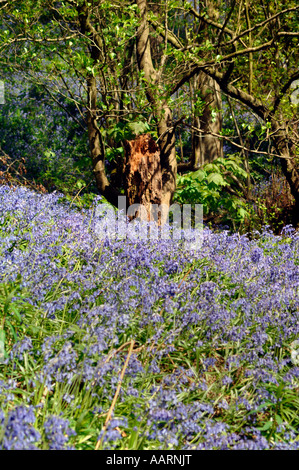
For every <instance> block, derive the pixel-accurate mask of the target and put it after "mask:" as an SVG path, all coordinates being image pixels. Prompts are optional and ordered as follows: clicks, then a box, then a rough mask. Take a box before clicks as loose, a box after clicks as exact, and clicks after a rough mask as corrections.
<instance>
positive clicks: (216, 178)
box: [207, 173, 227, 186]
mask: <svg viewBox="0 0 299 470" xmlns="http://www.w3.org/2000/svg"><path fill="white" fill-rule="evenodd" d="M207 181H208V183H209V184H210V183H213V185H215V186H227V182H226V181H225V179H224V178H223V176H222V175H220V173H211V174H210V175H208V176H207Z"/></svg>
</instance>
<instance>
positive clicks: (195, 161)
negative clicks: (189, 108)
mask: <svg viewBox="0 0 299 470" xmlns="http://www.w3.org/2000/svg"><path fill="white" fill-rule="evenodd" d="M194 88H195V90H199V91H200V97H201V99H202V100H203V101H204V102H205V107H204V110H203V113H202V115H201V116H198V115H196V110H195V114H194V120H193V126H194V127H196V128H198V129H200V131H202V132H196V130H194V131H193V136H192V137H193V138H192V166H193V168H194V169H197V168H199V167H200V166H202V165H204V164H205V163H209V162H212V161H213V160H215V159H216V158H218V157H222V156H223V145H222V141H221V139H219V138H218V137H215V136H213V135H211V134H210V132H213V133H215V134H220V132H221V129H222V116H221V108H222V101H221V94H220V87H219V85H218V83H217V82H215V80H213V79H212V78H211V77H209V76H208V75H207V74H205V73H204V72H199V74H198V75H197V76H196V77H195V83H194Z"/></svg>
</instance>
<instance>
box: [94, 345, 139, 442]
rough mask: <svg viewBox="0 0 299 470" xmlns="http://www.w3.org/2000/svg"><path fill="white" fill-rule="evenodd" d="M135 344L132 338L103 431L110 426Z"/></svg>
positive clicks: (100, 440)
mask: <svg viewBox="0 0 299 470" xmlns="http://www.w3.org/2000/svg"><path fill="white" fill-rule="evenodd" d="M134 344H135V341H134V340H133V339H132V340H131V341H130V348H129V352H128V355H127V358H126V361H125V363H124V366H123V368H122V371H121V374H120V377H119V381H118V385H117V388H116V392H115V395H114V397H113V400H112V403H111V406H110V408H109V411H108V414H107V418H106V421H105V424H104V427H103V432H105V430H106V429H107V426H108V423H109V421H110V419H111V416H112V413H113V410H114V407H115V404H116V401H117V398H118V395H119V392H120V389H121V384H122V381H123V378H124V375H125V372H126V369H127V367H128V363H129V360H130V357H131V354H132V352H133V348H134ZM103 437H104V436H102V437H101V439H99V440H98V442H97V444H96V446H95V450H98V449H99V448H100V446H101V444H102V440H103Z"/></svg>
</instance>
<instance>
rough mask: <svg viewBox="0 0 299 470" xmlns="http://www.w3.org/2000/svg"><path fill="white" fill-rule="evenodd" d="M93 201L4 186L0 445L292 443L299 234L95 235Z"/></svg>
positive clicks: (298, 402) (0, 206) (297, 371)
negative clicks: (193, 243)
mask: <svg viewBox="0 0 299 470" xmlns="http://www.w3.org/2000/svg"><path fill="white" fill-rule="evenodd" d="M100 203H101V201H100V198H99V199H96V200H95V203H94V206H93V207H92V208H91V209H88V210H87V209H85V210H84V209H83V210H81V211H80V212H79V211H78V210H77V209H75V208H73V207H71V205H70V204H69V205H66V204H65V203H62V202H61V195H60V194H57V193H53V194H45V195H41V194H38V193H35V192H33V191H30V190H28V189H26V188H23V187H17V188H9V187H7V186H1V187H0V237H1V244H0V253H1V256H0V312H1V313H0V322H1V323H0V333H1V336H0V342H1V344H0V346H1V349H0V353H1V363H0V400H1V411H0V448H1V449H51V450H52V449H53V450H54V449H94V448H99V449H115V450H117V449H179V450H192V449H195V450H201V449H215V450H216V449H221V450H226V449H229V450H237V449H249V450H256V449H257V450H259V449H298V448H299V439H298V421H299V420H298V415H299V413H298V410H299V397H298V389H299V383H298V375H299V367H298V366H299V341H298V331H299V322H298V314H299V297H298V287H299V256H298V253H299V234H298V232H296V231H294V230H293V229H292V227H289V226H288V227H285V229H284V231H283V233H282V234H281V235H280V236H275V235H273V233H272V232H271V231H269V230H268V229H267V228H265V229H264V231H262V232H261V233H255V234H252V235H251V236H250V237H249V236H246V235H242V236H240V235H239V234H229V233H228V232H227V231H220V232H213V231H211V230H210V229H207V228H205V229H204V231H203V244H202V248H201V250H198V251H196V252H191V251H189V250H186V249H185V247H184V244H183V243H182V242H181V241H180V240H149V241H142V242H138V241H136V240H131V239H129V238H128V239H126V240H124V239H123V240H112V239H106V240H100V239H99V238H98V237H97V236H96V233H95V231H94V212H95V207H96V204H100ZM130 347H131V351H129V350H130ZM113 400H114V401H113ZM109 412H110V415H109Z"/></svg>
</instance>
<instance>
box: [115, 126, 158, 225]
mask: <svg viewBox="0 0 299 470" xmlns="http://www.w3.org/2000/svg"><path fill="white" fill-rule="evenodd" d="M125 151H126V158H125V165H124V176H125V191H126V196H127V203H128V206H129V207H130V206H132V205H134V204H136V206H135V208H134V211H135V209H136V210H138V205H139V204H141V205H142V206H143V207H144V208H145V210H146V213H145V212H144V211H143V210H140V209H139V210H138V212H137V214H135V212H132V214H131V213H130V212H129V219H131V220H132V219H134V218H135V217H136V216H137V217H138V218H140V219H142V220H144V219H146V220H155V217H154V216H155V214H154V213H153V212H152V204H156V205H160V204H161V201H162V172H161V162H160V150H159V147H158V145H157V144H156V142H155V141H154V139H153V138H152V137H151V136H150V135H149V134H144V135H140V136H138V137H137V138H136V139H134V140H130V141H125ZM129 211H130V209H129ZM157 222H158V220H157Z"/></svg>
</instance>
